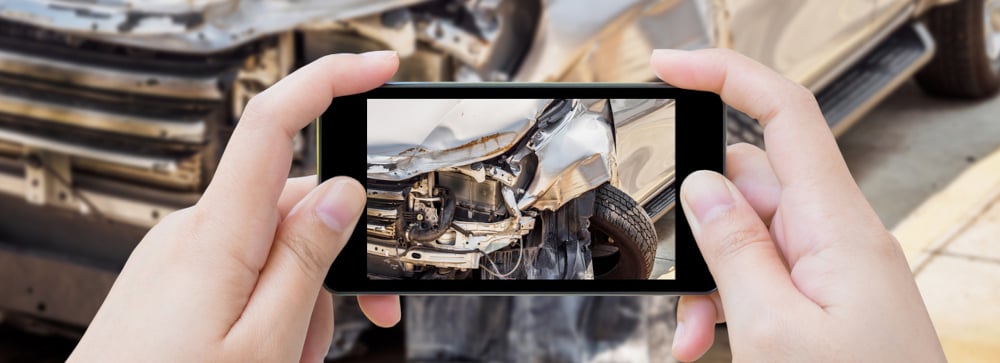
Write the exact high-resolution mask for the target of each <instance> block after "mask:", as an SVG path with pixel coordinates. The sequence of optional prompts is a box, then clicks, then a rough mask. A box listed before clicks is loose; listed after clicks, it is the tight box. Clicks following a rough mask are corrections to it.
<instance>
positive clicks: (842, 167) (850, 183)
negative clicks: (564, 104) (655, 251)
mask: <svg viewBox="0 0 1000 363" xmlns="http://www.w3.org/2000/svg"><path fill="white" fill-rule="evenodd" d="M652 65H653V68H654V70H655V71H656V73H657V75H658V76H659V77H660V78H661V79H663V80H664V81H665V82H667V83H670V84H672V85H674V86H677V87H682V88H689V89H696V90H703V91H710V92H715V93H717V94H719V95H720V96H722V99H723V100H724V101H725V102H726V103H727V104H729V105H730V106H732V107H735V108H736V109H739V110H741V111H743V112H746V113H747V114H748V115H750V116H752V117H753V118H755V119H757V120H759V122H760V123H761V125H763V126H764V139H765V143H766V144H767V151H766V152H764V151H763V150H761V149H759V148H757V147H755V146H750V145H746V144H738V145H733V146H730V147H729V150H728V152H727V156H726V165H727V170H726V171H727V175H728V177H729V179H727V178H726V177H724V176H722V175H720V174H718V173H714V172H708V171H700V172H696V173H693V174H691V175H690V176H688V177H687V179H686V180H685V181H684V183H683V185H682V187H681V205H682V206H683V209H684V214H685V216H687V218H688V221H689V222H690V225H691V231H692V232H693V234H694V236H695V239H696V240H697V241H698V247H699V248H700V249H701V251H702V254H703V255H704V257H705V262H706V263H707V264H708V267H709V269H710V270H711V272H712V275H713V276H714V277H715V280H716V282H717V284H718V287H719V289H718V293H714V294H712V295H707V296H684V297H682V298H681V301H680V305H679V307H678V313H677V319H678V325H677V331H676V334H675V337H674V347H673V352H674V356H675V357H676V358H677V359H679V360H682V361H691V360H695V359H697V358H699V357H700V356H702V355H703V354H704V353H705V352H706V351H707V350H708V349H709V348H710V347H711V345H712V341H713V339H714V326H715V324H716V323H717V322H723V321H725V322H727V324H728V329H729V336H730V345H731V348H732V353H733V358H734V359H735V360H745V361H795V362H815V361H831V360H834V361H850V362H857V361H883V362H884V361H890V362H916V361H943V360H944V353H943V351H942V349H941V344H940V342H939V341H938V338H937V335H936V333H935V331H934V326H933V325H932V324H931V321H930V317H929V316H928V314H927V310H926V308H925V307H924V304H923V301H922V300H921V297H920V293H919V292H918V291H917V286H916V284H915V282H914V280H913V275H912V273H911V272H910V269H909V267H908V266H907V263H906V259H905V257H904V256H903V252H902V249H901V248H900V246H899V243H898V242H897V241H896V239H895V238H893V236H892V235H891V234H890V233H889V232H888V231H887V230H886V228H885V226H883V224H882V222H881V221H880V220H879V218H878V215H876V214H875V212H874V211H873V210H872V208H871V206H870V205H869V204H868V201H867V200H865V198H864V196H863V195H862V194H861V191H860V190H859V189H858V187H857V185H856V184H855V182H854V180H853V178H852V177H851V174H850V172H849V171H848V169H847V165H846V164H845V162H844V159H843V158H842V157H841V155H840V151H839V149H838V148H837V144H836V141H835V140H834V138H833V135H832V134H831V132H830V129H829V127H828V126H827V124H826V121H825V120H824V118H823V115H822V114H821V113H820V109H819V107H818V106H817V104H816V100H815V98H814V97H813V95H812V93H810V92H809V91H808V90H807V89H805V88H803V87H802V86H800V85H798V84H795V83H793V82H791V81H789V80H787V79H785V78H783V77H781V76H780V75H778V74H777V73H775V72H773V71H772V70H770V69H768V68H767V67H765V66H763V65H761V64H758V63H756V62H754V61H753V60H751V59H749V58H747V57H745V56H742V55H740V54H737V53H735V52H732V51H728V50H719V49H710V50H701V51H694V52H685V51H674V50H657V51H655V52H654V53H653V56H652ZM723 312H725V313H724V314H723Z"/></svg>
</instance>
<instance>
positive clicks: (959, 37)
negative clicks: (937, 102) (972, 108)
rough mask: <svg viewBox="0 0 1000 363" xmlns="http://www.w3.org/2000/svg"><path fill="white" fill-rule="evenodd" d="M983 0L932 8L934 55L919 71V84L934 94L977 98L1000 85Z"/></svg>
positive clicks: (929, 24) (930, 24) (929, 19)
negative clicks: (988, 48) (989, 46)
mask: <svg viewBox="0 0 1000 363" xmlns="http://www.w3.org/2000/svg"><path fill="white" fill-rule="evenodd" d="M983 1H984V0H960V1H958V2H956V3H953V4H948V5H944V6H940V7H937V8H934V9H931V11H929V12H928V13H927V15H926V17H925V19H924V21H925V23H926V24H927V28H928V29H929V30H930V32H931V34H932V35H933V36H934V41H935V43H937V51H936V52H934V58H932V59H931V61H930V62H929V63H928V64H927V65H926V66H925V67H924V68H923V69H922V70H920V72H918V73H917V76H916V79H917V84H919V85H920V87H921V88H923V89H924V91H926V92H927V93H929V94H932V95H935V96H943V97H952V98H965V99H978V98H984V97H988V96H992V95H993V94H995V93H996V92H997V89H998V88H1000V62H998V61H997V60H993V59H990V58H989V55H987V52H986V49H985V47H984V46H983V44H984V43H985V41H986V40H985V37H986V35H985V34H984V28H983V27H984V26H985V25H984V24H983V11H984V9H983Z"/></svg>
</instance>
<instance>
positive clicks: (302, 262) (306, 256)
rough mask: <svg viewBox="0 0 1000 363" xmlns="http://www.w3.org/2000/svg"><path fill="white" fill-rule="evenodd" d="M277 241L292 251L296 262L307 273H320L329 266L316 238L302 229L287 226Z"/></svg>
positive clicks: (282, 246)
mask: <svg viewBox="0 0 1000 363" xmlns="http://www.w3.org/2000/svg"><path fill="white" fill-rule="evenodd" d="M275 243H278V244H279V246H280V247H281V248H283V249H285V250H287V251H288V252H289V253H291V254H292V256H293V259H294V260H295V263H296V264H297V265H298V267H299V268H301V269H302V271H303V272H305V273H306V274H309V275H313V274H319V273H321V272H322V271H324V270H325V269H326V268H327V267H329V266H328V262H326V259H325V258H324V257H323V256H324V254H323V253H322V251H320V248H319V247H318V245H317V244H316V240H315V239H314V238H312V236H309V235H308V233H304V232H303V231H302V230H300V229H297V228H286V229H285V230H284V231H282V233H281V235H280V237H279V238H278V239H277V240H276V241H275Z"/></svg>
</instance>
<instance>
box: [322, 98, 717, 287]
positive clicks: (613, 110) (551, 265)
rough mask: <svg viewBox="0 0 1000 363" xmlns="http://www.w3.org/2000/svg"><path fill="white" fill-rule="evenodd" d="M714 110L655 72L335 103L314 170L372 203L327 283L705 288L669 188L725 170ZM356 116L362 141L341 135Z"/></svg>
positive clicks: (674, 190)
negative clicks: (647, 76)
mask: <svg viewBox="0 0 1000 363" xmlns="http://www.w3.org/2000/svg"><path fill="white" fill-rule="evenodd" d="M725 112H726V108H725V105H724V104H723V103H722V100H721V99H720V98H719V96H717V95H715V94H712V93H707V92H698V91H692V90H684V89H678V88H674V87H670V86H668V85H664V84H652V83H648V84H647V83H390V84H386V85H384V86H382V87H379V88H376V89H373V90H371V91H368V92H365V93H360V94H356V95H349V96H344V97H337V98H334V99H333V100H332V102H331V104H330V107H329V108H328V109H327V111H326V112H325V113H324V114H323V116H322V117H321V118H320V120H319V122H318V123H317V124H316V127H317V137H318V138H319V140H318V142H317V162H318V163H317V169H318V172H319V177H320V180H327V179H330V178H333V177H335V176H348V177H351V178H354V179H356V180H358V181H360V182H361V183H362V184H363V185H364V186H365V190H366V193H367V200H366V208H365V213H363V215H362V216H361V219H360V221H359V222H358V223H357V225H356V226H355V227H354V231H353V233H352V234H351V237H350V239H349V240H348V242H347V243H346V244H345V245H344V247H343V251H342V252H341V253H340V255H339V257H338V258H337V259H336V260H335V261H334V262H333V264H331V265H330V270H329V272H328V273H327V275H326V279H325V280H324V284H325V286H326V287H327V289H329V290H331V291H334V292H337V293H340V294H359V295H360V294H461V295H470V294H557V293H559V294H591V295H592V294H609V295H618V294H683V293H706V292H710V291H712V290H713V289H714V288H715V282H714V281H713V280H712V276H711V274H710V273H709V271H708V267H707V265H706V264H705V260H704V259H703V258H702V256H701V252H700V251H699V250H698V246H697V243H696V242H695V240H694V237H693V235H692V234H691V228H690V226H689V225H688V223H687V219H686V217H685V215H684V213H682V211H681V209H680V208H679V207H677V206H678V205H679V204H678V203H677V196H678V195H679V193H678V191H679V188H680V185H681V184H682V182H683V181H684V180H685V178H686V177H687V176H688V175H690V174H691V173H694V172H695V171H697V170H712V171H716V172H720V173H721V172H723V162H724V160H725V157H724V153H725V147H726V146H725V145H726V137H725V135H726V131H725V126H726V124H725ZM361 122H365V125H366V128H365V132H366V135H365V137H364V138H361V137H360V135H350V134H349V133H347V132H345V130H356V129H357V128H351V127H349V126H351V125H357V124H359V123H361ZM345 125H346V126H345ZM362 140H364V141H362ZM362 150H363V151H362ZM362 152H363V153H364V154H365V156H364V157H363V158H362V156H361V154H362Z"/></svg>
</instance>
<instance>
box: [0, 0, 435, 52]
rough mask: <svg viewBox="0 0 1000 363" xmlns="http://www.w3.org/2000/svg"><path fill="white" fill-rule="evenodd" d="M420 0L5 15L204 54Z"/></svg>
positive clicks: (54, 2)
mask: <svg viewBox="0 0 1000 363" xmlns="http://www.w3.org/2000/svg"><path fill="white" fill-rule="evenodd" d="M422 1H423V0H338V1H328V0H88V1H80V0H6V1H4V2H3V3H0V17H3V18H6V19H12V20H17V21H21V22H25V23H28V24H33V25H37V26H41V27H45V28H48V29H53V30H61V31H67V32H73V33H80V34H86V35H87V36H89V37H92V38H95V39H100V40H104V41H108V42H112V43H118V44H124V45H130V46H135V47H142V48H149V49H157V50H167V51H176V52H184V53H199V54H207V53H214V52H219V51H223V50H227V49H231V48H234V47H236V46H239V45H241V44H244V43H246V42H249V41H252V40H254V39H256V38H259V37H262V36H265V35H269V34H275V33H280V32H285V31H289V30H292V29H297V28H301V27H308V26H311V25H315V26H322V25H328V24H331V23H334V22H336V21H339V20H346V19H352V18H357V17H361V16H365V15H370V14H376V13H379V12H382V11H385V10H388V9H392V8H397V7H402V6H407V5H412V4H415V3H420V2H422Z"/></svg>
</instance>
